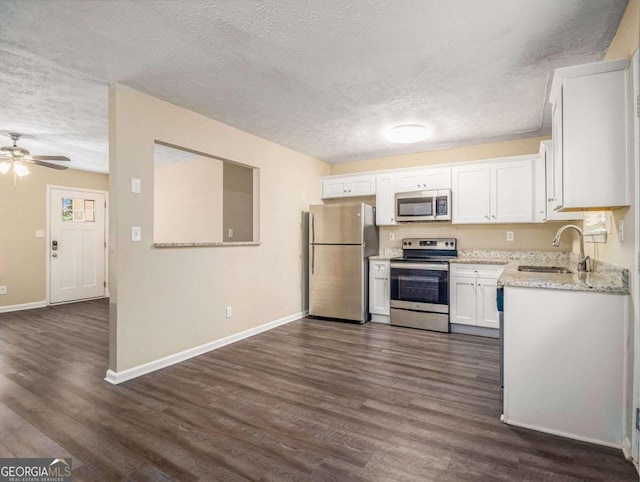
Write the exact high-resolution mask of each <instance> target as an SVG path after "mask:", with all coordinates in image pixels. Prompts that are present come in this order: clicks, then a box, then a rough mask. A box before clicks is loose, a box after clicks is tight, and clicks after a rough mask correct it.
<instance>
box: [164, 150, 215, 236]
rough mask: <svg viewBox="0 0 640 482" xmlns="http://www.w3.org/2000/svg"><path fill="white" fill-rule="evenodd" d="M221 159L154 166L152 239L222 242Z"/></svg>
mask: <svg viewBox="0 0 640 482" xmlns="http://www.w3.org/2000/svg"><path fill="white" fill-rule="evenodd" d="M222 171H223V162H222V161H218V160H216V159H204V158H197V159H193V160H190V161H181V162H174V163H171V164H163V165H160V166H156V167H155V173H154V175H155V178H154V185H153V189H154V196H155V200H154V223H153V240H154V241H155V242H156V243H177V242H195V243H200V242H202V243H206V242H221V241H222V209H221V208H222V205H223V188H222V183H223V174H222Z"/></svg>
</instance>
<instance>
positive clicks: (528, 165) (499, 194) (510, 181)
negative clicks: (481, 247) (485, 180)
mask: <svg viewBox="0 0 640 482" xmlns="http://www.w3.org/2000/svg"><path fill="white" fill-rule="evenodd" d="M532 221H533V163H532V161H509V162H500V163H492V164H491V222H494V223H530V222H532Z"/></svg>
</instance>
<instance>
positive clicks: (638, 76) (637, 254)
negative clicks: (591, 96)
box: [625, 50, 640, 471]
mask: <svg viewBox="0 0 640 482" xmlns="http://www.w3.org/2000/svg"><path fill="white" fill-rule="evenodd" d="M639 52H640V51H639V50H636V51H635V53H634V54H633V57H632V59H633V61H632V63H631V73H632V80H633V89H632V91H633V102H632V105H633V107H634V108H633V111H634V112H633V122H632V125H633V165H634V176H633V185H634V195H633V196H634V198H633V203H634V207H635V216H634V218H635V219H634V222H635V233H634V234H635V246H634V249H635V251H634V260H633V273H634V275H633V276H634V278H635V279H636V283H635V287H634V291H633V293H632V297H633V379H632V380H631V384H632V386H631V391H632V403H633V405H632V410H631V424H630V425H631V434H630V435H631V437H630V438H631V440H629V438H628V437H625V445H627V443H629V445H630V447H629V449H630V453H629V454H627V453H625V456H627V457H631V459H632V462H633V464H634V465H635V467H636V470H639V465H638V463H639V462H640V460H639V448H638V447H639V444H640V433H638V430H637V429H636V410H637V409H638V407H639V406H640V286H639V283H638V280H639V278H640V119H639V118H638V115H639V114H640V112H638V110H637V109H638V107H639V106H638V104H637V102H638V100H637V99H638V97H639V96H640V53H639ZM625 395H626V394H625ZM627 403H628V402H627ZM627 410H628V409H627V407H626V406H625V412H627ZM625 430H626V427H625ZM627 435H628V434H627ZM639 471H640V470H639Z"/></svg>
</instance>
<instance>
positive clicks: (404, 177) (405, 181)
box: [396, 169, 425, 192]
mask: <svg viewBox="0 0 640 482" xmlns="http://www.w3.org/2000/svg"><path fill="white" fill-rule="evenodd" d="M422 171H423V170H422V169H414V170H411V171H400V172H398V173H397V175H396V192H411V191H423V190H424V189H425V187H424V183H423V181H422V177H423V175H422Z"/></svg>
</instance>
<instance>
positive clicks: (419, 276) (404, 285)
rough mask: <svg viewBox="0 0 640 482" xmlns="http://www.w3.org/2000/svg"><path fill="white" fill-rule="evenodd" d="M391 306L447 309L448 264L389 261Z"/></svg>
mask: <svg viewBox="0 0 640 482" xmlns="http://www.w3.org/2000/svg"><path fill="white" fill-rule="evenodd" d="M391 307H392V308H403V309H407V310H414V311H430V312H435V313H449V266H448V264H433V263H393V262H392V263H391Z"/></svg>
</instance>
